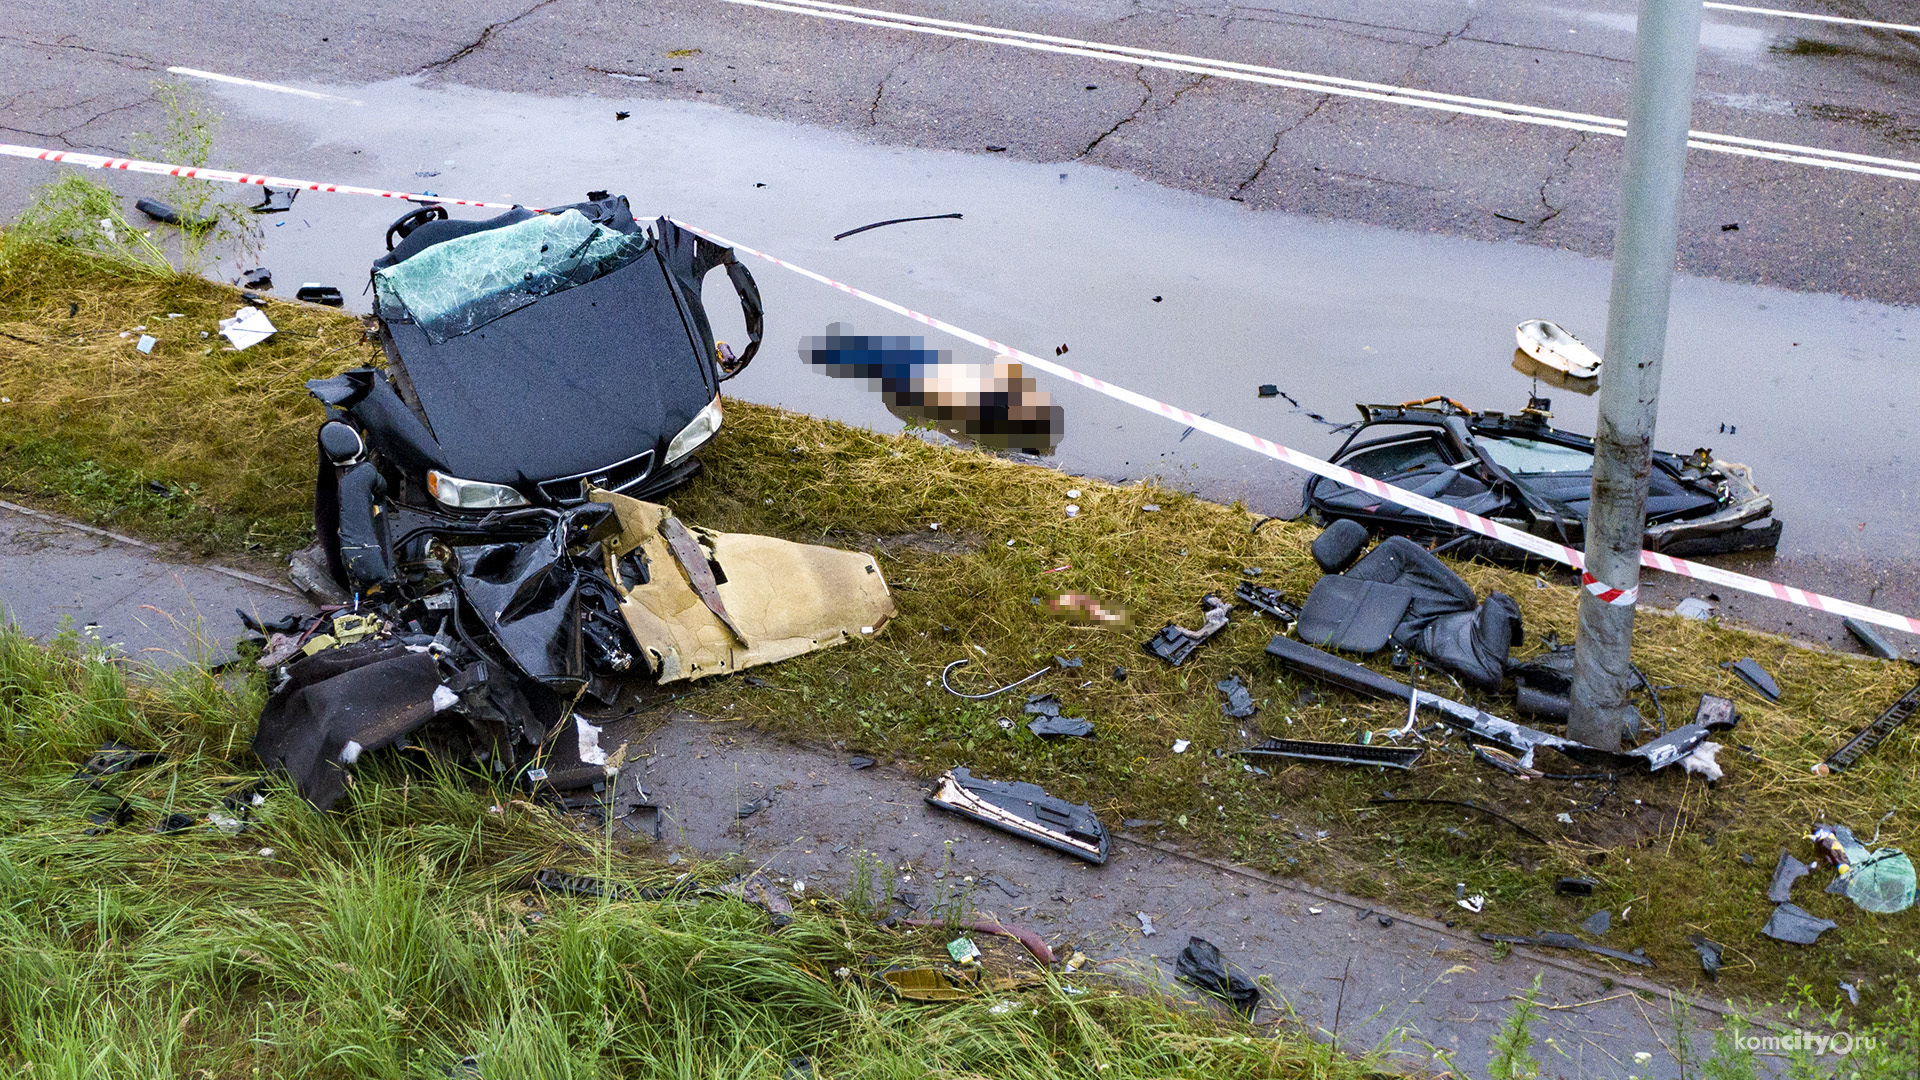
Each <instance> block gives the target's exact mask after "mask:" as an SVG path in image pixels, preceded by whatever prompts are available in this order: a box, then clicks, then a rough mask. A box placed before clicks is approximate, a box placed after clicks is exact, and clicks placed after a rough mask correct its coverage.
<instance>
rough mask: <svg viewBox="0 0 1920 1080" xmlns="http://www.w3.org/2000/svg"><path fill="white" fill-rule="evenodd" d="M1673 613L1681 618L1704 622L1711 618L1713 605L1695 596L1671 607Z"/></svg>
mask: <svg viewBox="0 0 1920 1080" xmlns="http://www.w3.org/2000/svg"><path fill="white" fill-rule="evenodd" d="M1673 613H1674V614H1675V615H1679V616H1681V617H1683V618H1688V619H1700V620H1702V621H1705V620H1707V619H1711V618H1713V605H1712V604H1709V603H1707V602H1706V601H1705V600H1702V599H1700V598H1699V597H1697V596H1689V597H1687V598H1686V599H1685V600H1682V601H1680V602H1679V603H1678V604H1675V605H1673Z"/></svg>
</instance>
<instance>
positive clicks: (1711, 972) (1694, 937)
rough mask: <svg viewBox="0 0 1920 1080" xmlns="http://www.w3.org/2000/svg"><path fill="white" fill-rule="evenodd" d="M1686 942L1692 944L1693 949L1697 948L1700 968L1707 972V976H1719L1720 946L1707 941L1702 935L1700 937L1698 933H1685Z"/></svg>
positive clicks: (1716, 977) (1710, 977) (1711, 977)
mask: <svg viewBox="0 0 1920 1080" xmlns="http://www.w3.org/2000/svg"><path fill="white" fill-rule="evenodd" d="M1687 944H1689V945H1692V946H1693V947H1694V948H1695V949H1697V950H1699V952H1700V970H1701V971H1704V972H1706V973H1707V978H1709V979H1718V978H1719V977H1720V949H1721V947H1720V946H1719V945H1718V944H1716V943H1714V942H1711V941H1708V940H1707V939H1706V938H1704V937H1701V936H1700V935H1699V934H1689V935H1687Z"/></svg>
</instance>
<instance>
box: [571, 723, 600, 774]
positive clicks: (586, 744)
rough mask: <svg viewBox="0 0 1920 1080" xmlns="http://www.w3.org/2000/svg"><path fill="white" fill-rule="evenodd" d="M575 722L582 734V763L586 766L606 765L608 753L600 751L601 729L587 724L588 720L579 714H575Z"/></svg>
mask: <svg viewBox="0 0 1920 1080" xmlns="http://www.w3.org/2000/svg"><path fill="white" fill-rule="evenodd" d="M573 722H574V725H575V728H576V730H577V731H578V732H579V734H580V761H581V763H582V764H584V765H605V764H606V763H607V752H606V751H605V750H602V749H600V729H599V728H598V727H595V726H594V725H592V724H589V723H587V718H586V717H584V716H581V715H580V714H579V713H574V714H573Z"/></svg>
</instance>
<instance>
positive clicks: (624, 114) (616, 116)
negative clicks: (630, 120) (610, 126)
mask: <svg viewBox="0 0 1920 1080" xmlns="http://www.w3.org/2000/svg"><path fill="white" fill-rule="evenodd" d="M632 115H633V114H632V113H630V112H616V113H614V114H613V118H614V119H615V120H625V119H626V118H627V117H629V116H632Z"/></svg>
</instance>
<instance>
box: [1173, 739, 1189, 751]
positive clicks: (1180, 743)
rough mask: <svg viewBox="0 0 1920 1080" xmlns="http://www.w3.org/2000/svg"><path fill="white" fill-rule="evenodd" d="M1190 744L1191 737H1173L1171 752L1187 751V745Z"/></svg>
mask: <svg viewBox="0 0 1920 1080" xmlns="http://www.w3.org/2000/svg"><path fill="white" fill-rule="evenodd" d="M1192 745H1193V741H1192V740H1191V739H1175V740H1173V752H1174V753H1176V754H1184V753H1186V752H1187V747H1189V746H1192Z"/></svg>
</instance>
